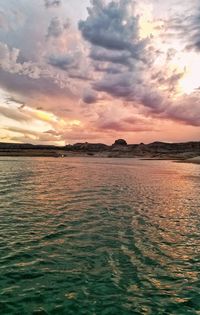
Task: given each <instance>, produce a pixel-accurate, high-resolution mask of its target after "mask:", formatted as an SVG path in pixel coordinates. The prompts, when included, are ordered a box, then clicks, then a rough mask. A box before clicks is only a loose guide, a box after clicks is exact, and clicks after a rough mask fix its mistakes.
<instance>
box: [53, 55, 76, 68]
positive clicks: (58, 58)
mask: <svg viewBox="0 0 200 315" xmlns="http://www.w3.org/2000/svg"><path fill="white" fill-rule="evenodd" d="M79 57H80V55H79V53H75V54H74V53H66V54H62V55H60V54H58V55H55V54H54V55H50V56H49V57H48V63H49V64H50V65H51V66H54V67H56V68H58V69H60V70H64V71H67V70H69V69H77V68H78V63H79Z"/></svg>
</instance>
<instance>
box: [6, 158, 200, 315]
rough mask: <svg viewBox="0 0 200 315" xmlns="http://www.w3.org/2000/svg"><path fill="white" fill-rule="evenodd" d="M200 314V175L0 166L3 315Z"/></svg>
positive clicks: (144, 167) (105, 162)
mask: <svg viewBox="0 0 200 315" xmlns="http://www.w3.org/2000/svg"><path fill="white" fill-rule="evenodd" d="M5 314H16V315H17V314H18V315H24V314H25V315H26V314H27V315H28V314H31V315H32V314H34V315H36V314H37V315H39V314H40V315H42V314H52V315H54V314H55V315H56V314H59V315H60V314H61V315H62V314H66V315H70V314H72V315H79V314H85V315H100V314H101V315H121V314H122V315H128V314H153V315H157V314H163V315H165V314H170V315H173V314H180V315H184V314H200V167H199V165H192V164H178V163H173V162H170V161H139V160H132V159H96V158H66V159H54V158H0V315H5Z"/></svg>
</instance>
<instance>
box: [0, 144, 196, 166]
mask: <svg viewBox="0 0 200 315" xmlns="http://www.w3.org/2000/svg"><path fill="white" fill-rule="evenodd" d="M0 156H1V157H3V156H10V157H12V156H13V157H17V156H22V157H26V156H27V157H55V158H58V157H98V158H101V157H102V158H103V157H107V158H140V159H145V160H175V161H179V162H187V163H195V164H200V141H199V142H192V141H191V142H185V143H165V142H153V143H150V144H143V143H140V144H127V143H126V141H125V140H123V139H118V140H116V141H115V142H114V143H113V144H112V145H110V146H109V145H106V144H102V143H88V142H85V143H76V144H74V145H66V146H64V147H59V146H51V145H32V144H18V143H2V142H1V143H0Z"/></svg>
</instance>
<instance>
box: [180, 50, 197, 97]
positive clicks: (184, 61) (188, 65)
mask: <svg viewBox="0 0 200 315" xmlns="http://www.w3.org/2000/svg"><path fill="white" fill-rule="evenodd" d="M177 65H178V66H180V68H182V69H183V70H184V75H183V78H182V79H181V80H180V82H179V87H180V90H181V92H183V93H186V94H191V93H192V92H194V91H195V90H196V89H198V88H200V75H199V65H200V58H199V55H198V54H196V53H192V52H188V53H185V54H182V55H181V56H180V58H179V60H177Z"/></svg>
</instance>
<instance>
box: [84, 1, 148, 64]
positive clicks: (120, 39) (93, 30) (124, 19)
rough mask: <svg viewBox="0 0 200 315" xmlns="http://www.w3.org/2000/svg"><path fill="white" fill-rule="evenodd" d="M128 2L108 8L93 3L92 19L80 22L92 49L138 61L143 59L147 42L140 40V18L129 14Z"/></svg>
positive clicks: (89, 15)
mask: <svg viewBox="0 0 200 315" xmlns="http://www.w3.org/2000/svg"><path fill="white" fill-rule="evenodd" d="M130 3H131V2H130V1H127V0H121V1H119V2H114V1H111V2H110V3H109V4H107V5H105V4H104V3H103V2H102V1H100V0H93V1H92V7H91V8H89V9H88V18H87V19H86V20H85V21H80V22H79V29H80V31H81V33H82V35H83V37H84V38H85V39H86V40H87V41H88V42H90V43H91V44H92V45H95V46H98V47H102V48H104V49H108V50H116V51H127V52H129V53H130V54H131V56H132V57H133V58H135V59H141V58H142V55H141V53H142V51H143V48H144V45H145V41H143V40H141V41H139V40H138V25H139V24H138V16H133V15H131V14H130V12H129V4H130Z"/></svg>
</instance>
